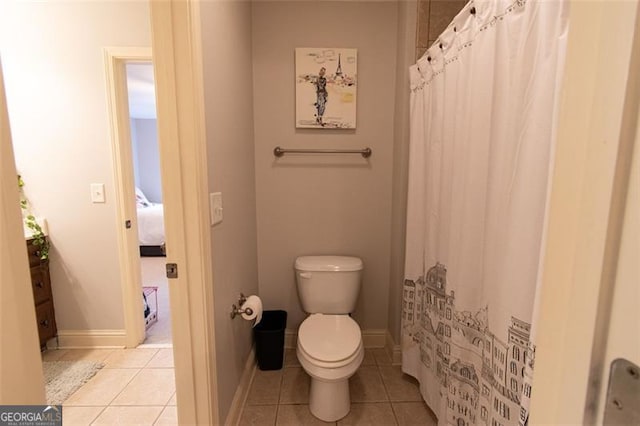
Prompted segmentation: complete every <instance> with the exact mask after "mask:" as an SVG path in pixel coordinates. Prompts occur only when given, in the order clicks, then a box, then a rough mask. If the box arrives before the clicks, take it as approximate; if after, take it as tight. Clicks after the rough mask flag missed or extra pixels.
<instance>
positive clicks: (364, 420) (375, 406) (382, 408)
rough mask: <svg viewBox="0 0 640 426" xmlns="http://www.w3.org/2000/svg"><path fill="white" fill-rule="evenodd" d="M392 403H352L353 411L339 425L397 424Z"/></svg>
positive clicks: (376, 425)
mask: <svg viewBox="0 0 640 426" xmlns="http://www.w3.org/2000/svg"><path fill="white" fill-rule="evenodd" d="M396 424H397V423H396V418H395V416H394V415H393V410H392V409H391V404H389V403H388V402H376V403H364V404H351V411H350V412H349V414H348V415H347V417H345V418H344V419H342V420H338V425H361V426H364V425H372V426H373V425H375V426H383V425H384V426H386V425H396Z"/></svg>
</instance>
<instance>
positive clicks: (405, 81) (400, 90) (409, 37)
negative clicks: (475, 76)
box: [388, 1, 417, 344]
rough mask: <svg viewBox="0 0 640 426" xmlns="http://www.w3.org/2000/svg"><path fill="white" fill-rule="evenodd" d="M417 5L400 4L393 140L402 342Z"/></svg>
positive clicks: (393, 278) (395, 285)
mask: <svg viewBox="0 0 640 426" xmlns="http://www.w3.org/2000/svg"><path fill="white" fill-rule="evenodd" d="M416 6H417V5H416V2H415V1H401V2H398V44H397V52H398V60H397V63H396V67H397V71H396V73H397V78H396V103H395V115H394V118H395V122H394V138H393V151H394V152H393V194H392V198H391V268H390V276H389V281H390V285H389V325H388V328H389V332H390V333H391V336H392V337H393V340H394V341H395V343H396V344H399V343H400V320H401V315H402V284H403V281H404V249H405V229H406V224H407V186H408V174H409V93H410V92H409V69H408V68H409V66H410V65H411V64H412V63H414V62H415V61H414V60H413V59H414V58H413V56H414V52H415V44H416V8H417V7H416Z"/></svg>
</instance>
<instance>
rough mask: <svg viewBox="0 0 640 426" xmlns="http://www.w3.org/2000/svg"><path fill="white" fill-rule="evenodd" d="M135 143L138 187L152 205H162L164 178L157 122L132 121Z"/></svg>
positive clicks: (134, 156) (135, 166) (134, 164)
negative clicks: (161, 168) (161, 167)
mask: <svg viewBox="0 0 640 426" xmlns="http://www.w3.org/2000/svg"><path fill="white" fill-rule="evenodd" d="M131 123H132V127H133V128H135V130H133V129H132V130H131V136H132V139H134V138H135V142H133V141H132V142H133V150H134V154H133V168H134V170H135V178H136V186H137V187H138V188H140V189H141V190H142V192H144V195H146V196H147V199H148V200H149V201H151V202H152V203H162V176H161V175H160V151H159V149H158V127H157V120H155V119H148V118H135V119H133V120H131Z"/></svg>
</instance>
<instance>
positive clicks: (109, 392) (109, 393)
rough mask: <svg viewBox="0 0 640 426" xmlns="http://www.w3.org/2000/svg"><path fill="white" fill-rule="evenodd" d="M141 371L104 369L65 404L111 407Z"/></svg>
mask: <svg viewBox="0 0 640 426" xmlns="http://www.w3.org/2000/svg"><path fill="white" fill-rule="evenodd" d="M138 371H140V370H135V369H129V368H127V369H115V368H114V369H102V370H100V371H98V372H97V373H96V375H95V376H93V378H91V380H89V381H88V382H87V383H86V384H84V385H83V386H82V387H81V388H80V389H78V390H77V391H75V392H74V393H73V395H71V396H70V397H69V398H67V400H66V401H65V402H64V403H63V404H64V405H65V406H99V405H109V403H111V401H112V400H113V399H114V398H115V397H116V395H118V394H119V393H120V392H122V390H123V389H124V388H125V386H127V384H128V383H129V382H130V381H131V379H133V377H134V376H135V375H136V374H137V373H138Z"/></svg>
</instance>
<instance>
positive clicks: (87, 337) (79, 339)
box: [47, 330, 127, 349]
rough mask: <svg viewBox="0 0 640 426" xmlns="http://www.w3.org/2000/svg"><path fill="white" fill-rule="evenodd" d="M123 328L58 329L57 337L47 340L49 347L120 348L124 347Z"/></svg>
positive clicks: (124, 332) (125, 334)
mask: <svg viewBox="0 0 640 426" xmlns="http://www.w3.org/2000/svg"><path fill="white" fill-rule="evenodd" d="M126 340H127V333H126V331H125V330H58V338H57V339H55V338H54V339H51V340H49V341H48V342H47V347H48V348H50V349H54V348H59V349H86V348H92V349H121V348H124V347H126Z"/></svg>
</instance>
